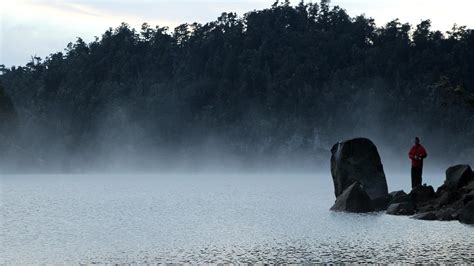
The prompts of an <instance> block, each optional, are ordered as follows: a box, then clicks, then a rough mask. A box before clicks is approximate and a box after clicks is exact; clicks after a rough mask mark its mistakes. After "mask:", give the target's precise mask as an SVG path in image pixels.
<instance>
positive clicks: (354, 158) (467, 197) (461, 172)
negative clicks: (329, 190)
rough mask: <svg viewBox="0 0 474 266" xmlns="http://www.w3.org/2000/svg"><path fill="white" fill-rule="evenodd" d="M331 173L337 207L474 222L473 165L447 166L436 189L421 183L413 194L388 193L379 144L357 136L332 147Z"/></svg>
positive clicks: (356, 210)
mask: <svg viewBox="0 0 474 266" xmlns="http://www.w3.org/2000/svg"><path fill="white" fill-rule="evenodd" d="M331 152H332V156H331V174H332V178H333V181H334V192H335V195H336V198H337V199H336V202H335V203H334V205H333V206H332V207H331V210H333V211H345V212H355V213H362V212H372V211H384V210H386V213H387V214H392V215H413V218H415V219H420V220H441V221H451V220H459V221H461V222H463V223H467V224H474V172H473V171H472V169H471V167H470V166H469V165H455V166H452V167H449V168H448V169H447V170H446V180H445V182H444V184H443V185H442V186H441V187H439V188H438V189H437V190H436V191H435V190H434V189H433V187H432V186H427V185H423V186H418V187H416V188H414V189H413V190H412V191H411V192H410V193H409V194H407V193H405V192H404V191H394V192H391V193H388V189H387V181H386V178H385V174H384V171H383V166H382V163H381V160H380V156H379V154H378V151H377V148H376V147H375V145H374V144H373V142H372V141H370V140H369V139H365V138H357V139H352V140H347V141H343V142H339V143H337V144H335V145H334V146H333V148H332V149H331Z"/></svg>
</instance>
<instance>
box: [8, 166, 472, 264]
mask: <svg viewBox="0 0 474 266" xmlns="http://www.w3.org/2000/svg"><path fill="white" fill-rule="evenodd" d="M395 180H396V179H395ZM392 183H393V182H392ZM406 184H408V181H403V183H400V184H399V185H398V186H399V187H401V188H403V186H405V185H406ZM389 185H390V186H391V190H393V189H396V188H397V187H396V185H395V184H391V183H389ZM0 202H1V205H0V215H1V223H0V247H1V248H0V263H1V264H3V263H9V264H38V263H48V264H51V263H61V264H64V263H155V262H178V263H179V262H191V263H206V262H210V263H217V262H250V263H255V262H262V263H280V262H286V263H302V262H306V263H310V262H369V263H370V262H385V263H393V262H408V263H427V262H445V263H447V262H471V263H472V262H474V248H473V246H474V227H472V226H468V225H463V224H461V223H459V222H437V221H431V222H430V221H418V220H413V219H410V218H408V217H397V216H390V215H385V214H382V213H378V214H366V215H357V214H345V213H335V212H330V211H329V210H328V209H329V207H330V206H331V205H332V204H333V202H334V195H333V187H332V184H331V180H330V177H328V175H327V174H325V175H320V176H315V175H291V174H285V175H283V174H282V175H275V174H269V175H218V174H212V175H205V174H200V175H108V176H106V175H29V176H28V175H3V176H0Z"/></svg>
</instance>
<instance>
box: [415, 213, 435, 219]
mask: <svg viewBox="0 0 474 266" xmlns="http://www.w3.org/2000/svg"><path fill="white" fill-rule="evenodd" d="M412 218H413V219H417V220H427V221H433V220H437V219H438V217H436V214H435V213H434V212H423V213H417V214H415V215H414V216H413V217H412Z"/></svg>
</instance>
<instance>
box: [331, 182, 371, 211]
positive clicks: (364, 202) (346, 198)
mask: <svg viewBox="0 0 474 266" xmlns="http://www.w3.org/2000/svg"><path fill="white" fill-rule="evenodd" d="M331 210H332V211H345V212H356V213H361V212H371V211H374V208H373V207H372V204H371V199H370V197H369V195H367V193H366V192H365V190H364V189H363V188H362V185H361V184H360V183H359V182H354V183H353V184H352V185H350V186H349V187H348V188H346V189H345V190H344V191H343V192H342V194H341V195H339V197H337V199H336V202H335V203H334V205H333V206H332V207H331Z"/></svg>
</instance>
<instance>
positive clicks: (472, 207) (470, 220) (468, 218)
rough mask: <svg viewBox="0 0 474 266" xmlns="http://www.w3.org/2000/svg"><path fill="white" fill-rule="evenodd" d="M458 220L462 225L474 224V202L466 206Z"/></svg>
mask: <svg viewBox="0 0 474 266" xmlns="http://www.w3.org/2000/svg"><path fill="white" fill-rule="evenodd" d="M458 218H459V221H460V222H461V223H465V224H474V200H471V201H470V202H469V203H468V204H467V205H466V206H464V208H463V209H462V210H461V213H460V214H459V217H458Z"/></svg>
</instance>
